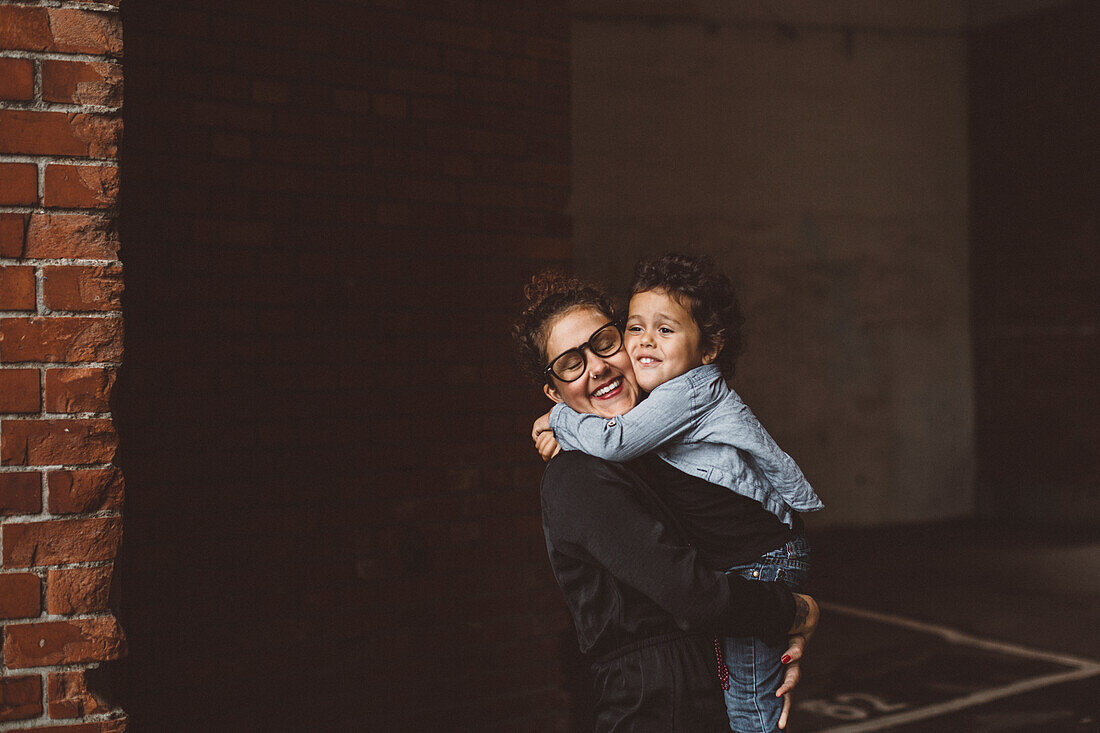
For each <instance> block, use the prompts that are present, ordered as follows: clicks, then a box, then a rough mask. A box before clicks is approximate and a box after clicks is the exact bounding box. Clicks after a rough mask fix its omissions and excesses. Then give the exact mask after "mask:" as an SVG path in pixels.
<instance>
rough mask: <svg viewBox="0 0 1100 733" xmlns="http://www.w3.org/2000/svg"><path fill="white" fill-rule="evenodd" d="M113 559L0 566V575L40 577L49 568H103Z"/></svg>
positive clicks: (112, 562)
mask: <svg viewBox="0 0 1100 733" xmlns="http://www.w3.org/2000/svg"><path fill="white" fill-rule="evenodd" d="M114 562H115V561H114V560H96V561H94V562H82V563H81V562H69V563H58V564H56V565H36V566H34V567H33V568H0V575H16V574H19V573H34V574H35V575H37V576H39V577H42V576H44V575H45V574H46V573H47V572H48V571H50V570H77V569H81V568H104V567H107V566H108V565H114Z"/></svg>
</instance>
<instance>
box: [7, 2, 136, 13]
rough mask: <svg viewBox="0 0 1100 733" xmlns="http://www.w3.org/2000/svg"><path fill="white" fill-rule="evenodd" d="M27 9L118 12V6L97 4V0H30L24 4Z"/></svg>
mask: <svg viewBox="0 0 1100 733" xmlns="http://www.w3.org/2000/svg"><path fill="white" fill-rule="evenodd" d="M23 7H26V8H69V9H72V10H113V11H115V12H118V6H117V5H111V4H109V3H101V2H96V0H30V1H29V2H25V3H23Z"/></svg>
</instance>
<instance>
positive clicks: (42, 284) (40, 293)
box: [0, 267, 47, 317]
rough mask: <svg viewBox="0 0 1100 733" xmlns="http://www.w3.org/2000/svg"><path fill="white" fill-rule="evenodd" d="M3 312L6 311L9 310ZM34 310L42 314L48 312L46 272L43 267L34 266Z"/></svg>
mask: <svg viewBox="0 0 1100 733" xmlns="http://www.w3.org/2000/svg"><path fill="white" fill-rule="evenodd" d="M3 312H4V313H6V312H7V311H3ZM34 312H35V313H36V314H37V315H40V316H42V315H45V314H46V312H47V308H46V273H45V272H44V271H43V268H41V267H36V268H34ZM0 317H2V316H0Z"/></svg>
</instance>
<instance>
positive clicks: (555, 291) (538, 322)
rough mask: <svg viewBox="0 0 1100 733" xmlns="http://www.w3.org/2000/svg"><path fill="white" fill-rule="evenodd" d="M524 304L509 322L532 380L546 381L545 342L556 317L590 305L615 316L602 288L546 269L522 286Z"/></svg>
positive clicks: (521, 366)
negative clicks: (514, 321)
mask: <svg viewBox="0 0 1100 733" xmlns="http://www.w3.org/2000/svg"><path fill="white" fill-rule="evenodd" d="M523 295H524V297H525V298H526V300H527V307H526V308H524V309H523V312H522V313H521V314H520V317H519V319H518V320H517V321H516V323H515V325H514V326H512V335H513V336H514V337H515V340H516V346H517V350H518V357H519V363H520V368H521V369H523V371H524V373H525V374H527V376H528V377H530V378H531V379H532V380H533V381H534V382H536V383H539V384H541V383H544V382H546V372H545V369H546V362H547V361H548V360H549V356H548V355H547V353H546V342H547V340H548V339H549V338H550V327H551V326H552V325H553V322H554V321H556V320H557V319H558V317H560V316H563V315H565V314H566V313H567V312H569V311H571V310H573V309H574V308H592V309H593V310H597V311H599V312H600V313H603V314H604V315H606V316H607V317H608V319H609V320H610V319H614V318H615V308H614V306H613V305H612V304H611V298H609V297H608V296H607V293H606V292H604V290H603V288H601V287H599V286H598V285H593V284H592V283H588V282H585V281H584V280H581V279H580V278H579V277H576V276H575V275H569V274H567V273H564V272H556V271H554V270H545V271H543V272H540V273H538V274H537V275H535V276H534V277H532V278H531V282H530V283H528V285H527V286H526V287H525V288H524V289H523Z"/></svg>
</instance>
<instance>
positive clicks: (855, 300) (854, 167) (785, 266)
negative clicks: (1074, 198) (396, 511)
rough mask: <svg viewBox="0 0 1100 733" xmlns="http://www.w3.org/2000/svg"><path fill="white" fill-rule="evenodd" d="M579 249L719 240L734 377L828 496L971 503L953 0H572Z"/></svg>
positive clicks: (584, 255)
mask: <svg viewBox="0 0 1100 733" xmlns="http://www.w3.org/2000/svg"><path fill="white" fill-rule="evenodd" d="M574 7H575V8H577V9H578V12H577V14H576V17H575V22H574V43H573V78H574V85H573V94H574V117H573V143H574V150H575V155H574V166H573V181H574V190H573V201H572V210H573V214H574V220H575V224H576V236H575V249H576V260H577V262H578V266H579V267H580V268H583V269H584V270H585V271H586V272H589V273H592V274H593V275H597V276H599V277H603V278H605V279H607V280H609V281H612V282H614V283H615V284H616V285H617V286H619V287H620V288H623V287H625V284H626V282H627V275H628V273H629V272H630V269H631V267H632V266H633V263H634V261H635V260H636V259H637V258H638V257H639V256H640V255H641V254H653V253H657V252H662V251H667V250H669V249H688V250H695V251H701V252H706V253H709V254H711V255H713V256H714V257H715V258H716V260H717V261H718V262H719V264H720V265H721V266H722V267H723V268H724V269H725V270H726V271H727V272H729V273H730V275H731V276H732V277H733V278H734V280H735V281H736V283H737V284H738V285H739V287H740V292H741V296H742V304H743V306H744V309H745V313H746V331H747V339H746V341H747V345H746V351H745V354H744V357H743V358H742V360H741V363H740V364H739V366H738V372H737V375H736V377H735V379H734V387H735V388H736V389H737V390H738V392H739V393H740V394H741V395H742V396H743V397H744V398H745V400H746V402H747V403H748V404H749V405H750V406H752V408H753V409H754V410H755V411H756V413H757V415H759V417H760V418H761V420H762V422H763V423H764V425H765V426H766V427H768V429H769V430H770V431H771V432H772V434H773V435H774V436H775V437H776V439H777V441H778V442H779V444H780V445H782V446H783V447H784V448H785V449H786V450H787V451H789V452H790V453H791V455H792V456H793V457H794V458H795V460H797V461H798V462H799V464H800V465H801V466H802V468H803V470H804V471H805V472H806V475H807V476H808V477H809V478H810V480H811V482H813V483H814V485H815V487H816V488H817V489H818V491H819V492H820V493H821V495H822V496H823V498H824V499H825V502H826V505H827V507H826V510H825V511H824V512H822V513H821V514H820V515H815V516H814V517H813V521H814V522H815V523H829V524H834V525H837V524H878V523H884V522H918V521H930V520H937V519H945V518H951V517H959V516H966V515H968V514H970V513H971V512H972V511H973V508H974V489H973V460H974V458H973V436H972V431H973V388H972V372H971V360H970V326H969V306H968V299H969V295H968V290H967V288H968V278H967V259H968V245H967V216H968V215H967V186H968V181H967V165H966V160H967V136H966V110H967V106H966V66H965V61H966V41H965V16H964V14H963V6H962V4H961V3H958V2H954V1H951V2H947V1H945V2H932V3H856V2H843V1H839V0H838V1H837V2H816V1H815V0H801V1H800V0H792V1H791V2H784V3H774V4H769V5H768V7H764V6H763V5H753V4H746V3H725V2H710V1H705V0H704V1H702V2H695V3H674V2H657V3H650V4H629V5H628V4H623V3H616V2H608V1H604V0H590V1H588V2H583V3H576V4H575V5H574Z"/></svg>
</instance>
